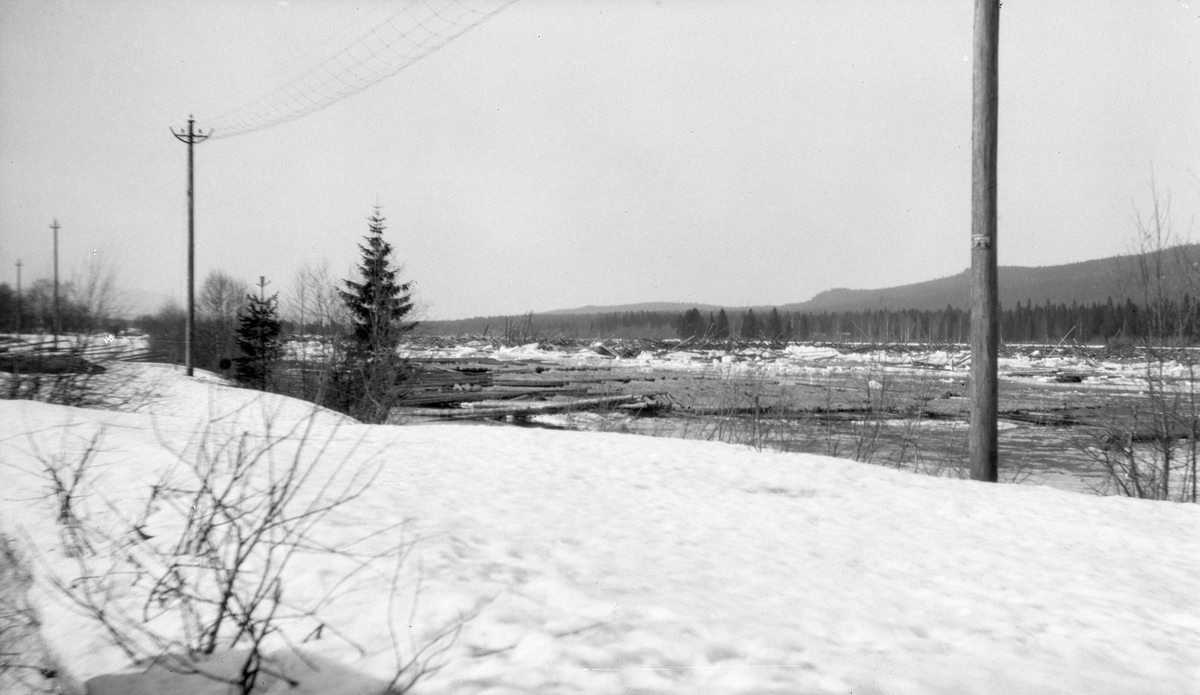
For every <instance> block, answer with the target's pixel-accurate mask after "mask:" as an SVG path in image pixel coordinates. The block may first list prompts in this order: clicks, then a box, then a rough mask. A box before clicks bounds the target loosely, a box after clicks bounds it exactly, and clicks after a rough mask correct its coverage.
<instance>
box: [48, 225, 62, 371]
mask: <svg viewBox="0 0 1200 695" xmlns="http://www.w3.org/2000/svg"><path fill="white" fill-rule="evenodd" d="M50 229H53V230H54V345H53V346H51V348H50V350H51V351H54V350H57V349H58V230H59V229H60V227H59V226H58V219H57V218H55V220H54V223H53V224H51V225H50Z"/></svg>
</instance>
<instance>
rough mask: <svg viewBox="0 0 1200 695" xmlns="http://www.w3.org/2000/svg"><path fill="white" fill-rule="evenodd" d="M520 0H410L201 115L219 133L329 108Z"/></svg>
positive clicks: (214, 133)
mask: <svg viewBox="0 0 1200 695" xmlns="http://www.w3.org/2000/svg"><path fill="white" fill-rule="evenodd" d="M514 2H516V0H406V2H405V3H404V6H403V7H402V8H401V9H400V10H398V11H396V12H394V13H392V14H391V16H389V17H388V18H387V19H385V20H383V21H382V22H380V23H378V24H377V25H375V26H374V27H372V28H370V29H368V30H367V31H366V32H365V33H363V34H362V35H360V36H359V37H358V38H357V39H356V40H355V41H353V42H352V43H351V44H350V45H349V46H347V47H346V48H343V49H342V50H340V51H338V52H337V53H335V54H334V55H332V56H329V57H328V58H325V59H324V60H321V61H320V62H319V63H318V64H317V65H316V66H315V67H313V68H311V69H309V70H308V71H307V72H304V73H303V74H301V75H300V76H299V77H296V78H294V79H291V80H288V81H285V82H284V83H283V84H279V85H278V86H275V87H272V88H268V89H267V91H266V92H265V93H261V94H260V95H259V96H257V97H254V98H251V99H250V100H249V101H248V102H245V103H243V104H241V105H239V106H236V107H234V108H231V109H228V110H225V111H222V112H220V113H218V114H216V115H214V116H211V117H202V118H199V119H197V123H198V126H199V128H200V129H201V130H202V131H204V132H208V133H211V134H210V136H209V139H213V140H216V139H220V138H228V137H233V136H235V135H242V134H244V133H249V132H253V131H256V130H263V129H265V128H270V127H273V126H276V125H280V124H282V123H287V122H289V121H293V120H296V119H297V118H301V117H303V116H307V115H308V114H311V113H314V112H316V111H319V110H321V109H324V108H326V107H328V106H330V105H331V104H334V103H336V102H338V101H341V100H342V99H345V98H346V97H348V96H351V95H353V94H357V93H358V92H361V91H363V90H364V89H367V88H368V87H371V86H372V85H375V84H377V83H379V82H380V81H382V80H384V79H386V78H388V77H391V76H392V75H395V74H396V73H398V72H400V71H401V70H404V69H405V68H407V67H409V66H410V65H412V64H413V63H415V62H417V61H418V60H420V59H422V58H424V57H425V56H428V55H429V54H430V53H433V52H434V51H436V50H438V49H440V48H442V47H443V46H445V45H446V44H448V43H450V42H451V41H453V40H454V39H456V38H458V37H460V36H462V35H463V34H464V33H466V32H467V31H469V30H470V29H472V28H474V27H476V26H478V25H479V24H482V23H483V22H485V21H487V20H488V19H489V18H491V17H492V16H493V15H495V14H496V13H497V12H500V11H501V10H503V9H504V8H506V7H508V6H509V5H511V4H513V3H514Z"/></svg>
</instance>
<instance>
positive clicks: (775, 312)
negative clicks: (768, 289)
mask: <svg viewBox="0 0 1200 695" xmlns="http://www.w3.org/2000/svg"><path fill="white" fill-rule="evenodd" d="M765 332H766V334H767V340H770V341H771V342H772V343H778V342H781V341H783V317H782V316H780V314H779V309H778V308H776V307H771V313H770V314H767V326H766V331H765Z"/></svg>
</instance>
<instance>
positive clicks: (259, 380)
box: [234, 294, 283, 391]
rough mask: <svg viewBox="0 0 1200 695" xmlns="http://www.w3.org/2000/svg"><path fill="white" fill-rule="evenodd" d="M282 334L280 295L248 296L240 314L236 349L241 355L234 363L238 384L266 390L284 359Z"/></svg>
mask: <svg viewBox="0 0 1200 695" xmlns="http://www.w3.org/2000/svg"><path fill="white" fill-rule="evenodd" d="M280 330H281V327H280V323H279V302H278V295H271V296H270V297H265V298H264V297H261V296H259V297H255V296H254V295H252V294H248V295H246V305H245V306H244V307H243V308H242V310H241V311H240V312H239V313H238V329H237V346H238V349H239V350H240V351H241V353H242V354H241V356H240V357H237V358H235V359H234V363H235V364H236V366H237V371H236V374H237V380H238V383H240V384H242V385H243V386H249V387H251V388H256V389H258V390H260V391H266V390H267V386H268V385H270V383H271V376H272V374H273V373H274V371H275V365H276V363H278V362H279V358H280V357H282V356H283V341H281V340H280V338H279V333H280Z"/></svg>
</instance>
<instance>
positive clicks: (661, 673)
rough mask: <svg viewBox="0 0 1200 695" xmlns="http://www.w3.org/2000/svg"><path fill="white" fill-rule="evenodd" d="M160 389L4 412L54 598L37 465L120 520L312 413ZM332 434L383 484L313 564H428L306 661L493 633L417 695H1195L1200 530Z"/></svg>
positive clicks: (994, 498) (373, 597)
mask: <svg viewBox="0 0 1200 695" xmlns="http://www.w3.org/2000/svg"><path fill="white" fill-rule="evenodd" d="M159 376H160V377H161V378H162V380H163V383H162V385H161V387H160V391H161V394H160V398H161V400H160V401H159V405H157V406H154V407H152V408H148V409H147V410H146V411H145V412H139V413H115V412H100V411H83V410H77V409H70V408H63V407H57V406H49V405H44V404H38V403H29V402H12V401H6V402H0V422H3V423H5V424H4V433H3V436H2V438H0V460H2V461H3V463H4V465H5V478H6V481H8V484H7V485H6V487H5V490H4V491H3V493H0V524H2V525H3V528H4V529H5V530H6V531H8V532H10V533H16V534H18V535H21V536H23V537H25V538H27V539H28V540H29V541H30V542H31V543H32V544H33V546H34V547H36V549H37V551H38V552H39V553H40V556H41V558H42V560H43V562H39V563H38V566H39V567H40V568H41V570H40V571H42V572H43V573H44V572H46V571H50V570H53V571H61V572H66V571H68V569H69V567H70V563H65V562H62V561H61V560H62V558H61V557H60V556H61V552H60V550H59V548H58V536H57V534H58V531H57V529H56V528H55V525H54V518H55V517H54V511H55V510H54V506H53V502H52V500H49V499H46V498H45V495H44V489H45V487H44V483H42V482H41V481H40V479H39V478H38V477H37V476H36V475H35V473H36V470H37V460H36V453H37V452H38V451H41V452H43V453H45V452H61V453H68V454H69V453H70V450H71V449H72V447H78V446H80V443H81V442H84V441H87V439H88V435H89V433H90V432H94V431H96V430H97V429H98V428H104V429H105V434H104V438H103V447H102V451H101V453H100V455H99V457H98V459H97V466H96V468H95V471H96V474H95V478H94V479H93V485H94V490H95V491H96V494H103V495H104V496H105V498H106V499H107V500H109V501H115V502H116V503H117V506H118V507H119V506H120V505H121V504H124V503H126V501H127V502H128V503H129V504H134V502H136V499H137V497H138V495H144V494H145V490H144V488H145V485H146V484H147V483H146V481H148V480H153V475H154V473H155V471H156V470H158V469H159V468H160V467H161V466H164V465H167V464H168V463H169V461H170V460H171V454H170V450H171V449H176V450H182V449H183V448H184V445H185V444H186V442H187V439H188V437H191V436H193V435H194V433H195V432H196V431H197V429H198V428H200V427H202V426H203V423H204V422H205V421H206V420H208V419H210V418H212V417H214V416H216V417H218V418H221V417H224V418H225V420H224V421H225V422H231V423H234V426H233V427H231V429H230V430H229V431H231V432H232V431H235V430H240V429H245V428H251V427H252V426H253V425H254V423H256V422H257V423H259V424H261V423H262V422H265V421H272V422H273V423H274V425H273V426H274V427H275V428H276V431H279V428H280V427H282V426H284V425H287V424H288V423H289V422H295V421H297V419H299V418H303V417H304V416H305V414H306V413H308V412H311V406H307V405H306V404H301V403H298V402H294V401H291V402H289V401H288V399H281V398H278V397H268V398H263V397H258V398H257V399H256V398H255V394H253V393H252V392H246V391H241V390H237V389H230V388H228V387H225V386H223V385H221V384H219V383H214V382H213V381H212V380H191V381H188V380H185V379H183V378H181V377H177V376H175V375H174V373H172V372H169V371H168V372H165V376H164V373H163V372H161V371H160V373H159ZM255 413H257V414H255ZM268 414H269V417H268ZM317 417H318V421H317V425H316V426H315V427H314V429H313V431H312V432H310V435H309V437H310V439H311V440H314V442H315V440H320V441H322V442H326V443H327V448H326V451H325V453H324V455H323V458H322V461H323V462H325V463H324V464H323V465H326V466H327V467H328V469H329V472H330V473H331V474H332V473H333V472H334V471H336V470H340V469H344V468H346V467H348V466H350V467H352V466H354V465H358V464H360V463H364V462H375V463H378V464H379V465H380V466H381V470H380V474H379V477H378V478H376V479H375V481H374V483H373V484H372V485H371V486H370V488H369V489H368V490H367V491H366V493H365V494H364V495H363V496H362V497H361V498H359V499H358V500H356V501H355V503H354V504H353V505H352V506H349V507H346V508H343V509H341V510H339V511H338V512H337V513H336V514H335V515H334V516H333V517H331V518H330V519H329V520H327V523H326V524H325V525H324V526H323V527H322V528H321V529H320V537H321V540H322V541H323V542H325V543H329V544H337V543H339V542H340V543H342V544H348V543H351V542H352V541H354V540H357V539H361V538H364V537H365V536H368V535H370V534H371V533H373V532H375V531H380V533H379V535H377V536H374V537H373V538H371V539H369V540H368V541H365V542H364V543H363V544H362V546H361V547H362V548H363V549H364V552H366V551H367V550H380V549H384V548H386V547H388V546H389V545H390V546H393V547H395V546H396V545H397V544H399V543H401V542H402V541H403V540H404V539H407V540H408V541H411V542H413V546H412V551H411V554H410V555H409V557H408V559H407V560H406V562H405V564H404V566H403V572H402V573H401V579H402V583H401V587H402V590H401V592H399V594H397V595H394V596H392V597H391V601H389V587H390V581H385V579H390V577H391V576H392V573H393V571H394V565H393V564H392V561H391V560H386V561H385V560H381V561H379V562H378V563H377V564H378V566H377V567H372V572H370V573H367V574H365V575H363V577H364V578H363V580H362V581H358V582H355V583H353V588H354V591H348V592H347V593H345V594H344V595H340V596H339V598H338V600H337V601H335V602H334V603H333V604H332V605H330V606H328V607H327V608H326V610H325V611H324V613H323V615H324V618H325V620H326V622H327V623H328V624H329V626H330V628H334V629H336V631H338V632H340V633H342V634H343V635H345V636H347V637H348V641H346V640H339V639H337V638H335V637H331V636H328V633H327V635H326V636H325V637H324V638H323V639H321V640H316V641H310V642H308V643H307V644H305V645H304V646H305V648H307V649H310V650H313V651H315V652H317V653H320V654H323V655H324V656H325V657H327V658H333V659H336V660H338V661H340V662H342V663H345V664H347V665H349V666H351V667H353V668H354V669H356V670H358V671H359V672H362V673H364V674H367V675H369V676H372V677H376V678H383V679H386V678H389V677H390V675H391V670H392V669H393V668H394V655H393V639H392V633H391V631H390V628H389V621H388V618H389V612H390V614H391V617H392V618H394V619H395V620H394V621H393V626H394V625H395V624H397V623H396V621H399V622H400V623H402V625H401V633H400V634H402V635H403V634H406V633H407V632H408V630H407V627H406V626H407V625H408V624H409V623H408V622H407V621H408V617H409V615H410V614H411V615H415V616H416V618H415V621H414V622H412V632H411V634H412V639H413V640H414V641H415V643H417V644H419V643H421V641H422V640H427V639H429V638H430V637H431V636H432V635H434V634H435V633H436V632H437V630H438V629H439V628H442V627H444V626H446V625H447V624H450V623H452V621H453V619H454V618H455V616H458V615H460V614H463V613H472V612H474V613H477V615H476V616H475V617H474V618H473V619H471V620H470V621H469V622H468V623H467V625H466V627H465V629H464V631H463V632H462V634H461V635H460V636H459V638H458V640H457V641H456V642H455V644H454V645H453V647H452V648H451V649H450V651H449V652H447V654H446V655H445V658H444V661H445V667H444V668H443V669H442V670H441V671H439V672H438V673H436V674H435V675H433V676H432V677H430V678H428V679H426V680H424V681H422V682H421V683H420V684H419V685H418V686H417V688H416V690H415V691H414V692H418V693H485V692H486V693H531V692H536V693H566V692H572V693H577V692H585V693H616V692H644V693H688V694H691V693H706V692H711V693H797V692H806V693H851V692H853V693H895V694H907V693H913V694H917V693H955V694H958V693H1016V692H1021V693H1080V692H1088V693H1114V694H1115V693H1130V692H1155V693H1181V694H1182V693H1192V692H1195V685H1196V683H1198V682H1200V608H1198V607H1197V599H1196V597H1197V596H1200V533H1198V532H1200V507H1197V506H1195V505H1177V504H1169V503H1158V502H1145V501H1135V500H1128V499H1121V498H1102V497H1092V496H1085V495H1079V494H1074V493H1068V492H1063V491H1058V490H1053V489H1049V488H1040V487H1026V486H1019V487H1018V486H1006V485H987V484H980V483H973V482H970V481H959V480H947V479H937V478H930V477H923V476H917V475H912V474H906V473H901V472H897V471H893V470H889V469H884V468H880V467H874V466H870V465H865V464H857V463H853V462H850V461H845V460H839V459H832V458H826V457H820V456H812V455H798V454H780V453H770V452H762V453H760V452H755V451H753V450H750V449H747V448H743V447H737V446H732V445H725V444H719V443H711V442H697V441H686V440H676V439H652V438H645V437H637V436H630V435H619V434H604V433H581V432H554V431H545V430H533V429H516V428H506V427H487V426H471V425H429V426H413V427H387V426H363V425H355V424H348V423H346V421H344V420H339V419H338V416H335V415H333V414H328V413H319V414H318V415H317ZM250 431H254V430H253V429H251V430H250ZM289 446H300V442H295V441H293V442H291V443H290V444H289ZM389 529H390V530H389ZM400 529H402V533H401V530H400ZM340 568H341V565H340V560H338V559H336V558H333V557H330V558H329V559H328V562H322V561H320V560H319V559H318V560H313V561H306V562H304V563H301V564H297V565H295V566H294V567H293V568H292V573H291V574H290V576H289V578H288V579H289V583H288V587H289V588H288V591H289V592H290V594H291V595H292V596H293V597H294V598H295V599H296V600H305V599H308V598H311V597H318V596H321V595H323V594H324V593H325V592H326V591H328V590H329V589H330V588H331V587H333V586H334V585H336V582H337V581H338V579H339V578H340V576H341V575H340V574H339V569H340ZM418 579H419V587H420V589H419V592H418V590H417V587H418ZM414 598H416V599H417V603H416V608H415V612H414V608H413V600H414ZM37 600H38V602H39V606H40V607H41V609H42V611H43V617H44V618H45V619H46V630H47V636H48V637H49V638H50V640H51V642H52V645H53V647H54V649H55V650H56V651H58V652H59V654H60V655H61V657H62V660H63V663H65V664H68V665H70V666H71V668H72V669H73V671H74V672H75V674H76V675H77V676H80V677H82V678H87V677H90V676H93V675H97V674H101V673H105V672H108V671H115V670H119V669H121V668H123V667H125V666H126V661H125V659H124V658H123V657H122V656H121V655H120V654H119V653H118V652H116V651H115V650H113V649H111V648H109V647H106V646H105V644H106V639H105V635H104V634H103V633H102V632H101V631H99V629H98V628H97V627H96V626H94V625H90V624H89V623H88V622H87V621H86V620H84V619H82V618H80V617H78V616H76V615H74V614H73V613H72V611H71V610H70V608H69V607H68V606H67V605H66V604H65V603H64V602H63V601H62V600H61V598H60V597H57V596H56V595H54V594H53V592H50V591H42V592H40V593H39V594H38V595H37ZM393 604H395V605H393ZM331 632H332V629H331ZM297 639H298V638H297ZM406 639H407V638H406Z"/></svg>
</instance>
